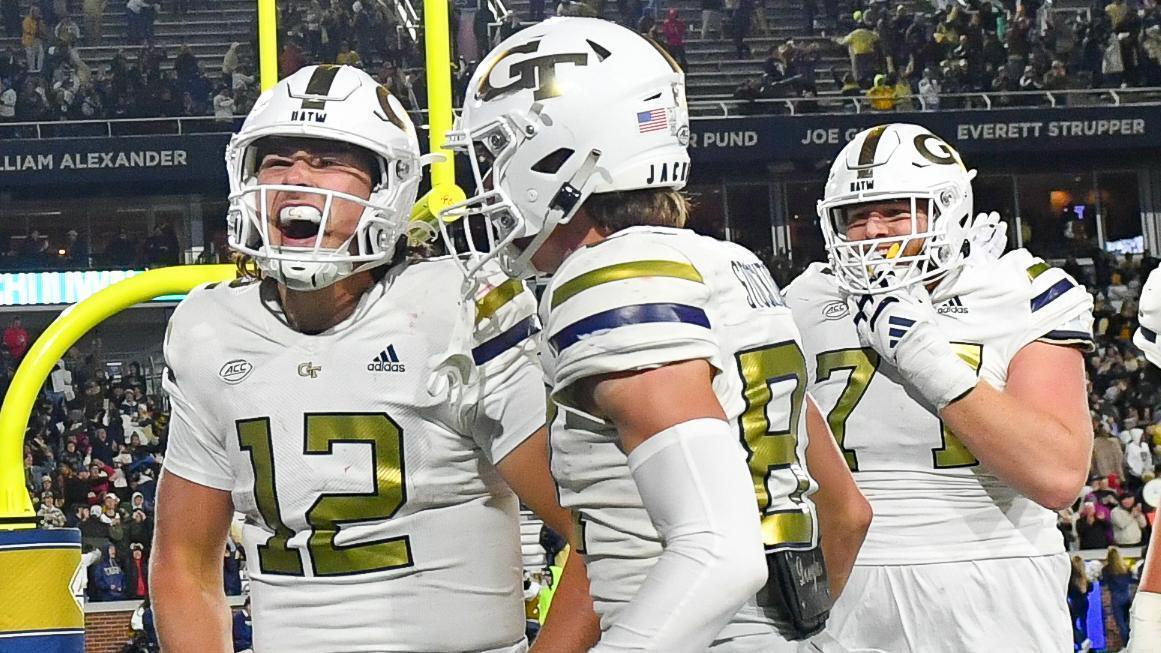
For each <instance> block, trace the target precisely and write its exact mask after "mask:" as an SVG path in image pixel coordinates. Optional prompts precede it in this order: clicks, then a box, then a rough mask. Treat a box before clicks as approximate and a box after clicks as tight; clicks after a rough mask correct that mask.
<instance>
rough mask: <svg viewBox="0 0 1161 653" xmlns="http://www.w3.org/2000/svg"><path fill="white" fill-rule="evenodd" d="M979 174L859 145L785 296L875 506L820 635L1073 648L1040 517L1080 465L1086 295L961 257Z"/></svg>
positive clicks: (1048, 275) (1084, 453)
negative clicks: (822, 250)
mask: <svg viewBox="0 0 1161 653" xmlns="http://www.w3.org/2000/svg"><path fill="white" fill-rule="evenodd" d="M973 176H974V172H969V171H968V170H967V169H966V168H965V167H964V165H963V162H962V161H961V160H960V157H959V154H958V153H956V152H955V150H954V149H952V148H951V147H950V146H949V145H948V144H947V143H945V142H944V141H943V140H941V139H940V138H939V137H937V136H935V135H934V134H932V133H931V132H929V131H927V130H926V129H924V128H922V127H919V126H916V125H908V124H891V125H882V126H878V127H875V128H872V129H868V130H866V131H863V132H861V133H859V134H858V135H857V136H856V137H855V138H854V139H853V140H852V141H851V142H850V143H849V144H847V146H846V147H845V148H843V150H842V152H841V153H840V154H839V156H838V158H837V159H835V161H834V164H833V165H832V166H831V170H830V176H829V179H828V180H827V184H826V196H825V199H823V200H822V201H821V202H820V203H819V219H820V221H821V223H822V230H823V235H824V238H825V240H826V244H827V250H828V254H829V258H830V262H829V265H826V264H822V263H815V264H813V265H811V266H810V268H809V269H808V270H807V271H806V272H804V273H803V274H802V275H801V276H800V277H799V278H797V279H795V280H794V282H793V283H791V284H790V285H789V286H788V287H787V289H786V293H785V296H786V302H787V305H788V306H789V307H790V309H791V310H792V311H793V313H794V317H795V322H796V323H797V324H798V327H799V329H801V331H802V336H803V338H802V339H803V343H804V348H805V352H806V359H807V361H808V365H809V367H810V369H811V372H812V376H811V378H812V379H814V382H813V384H812V385H811V387H810V392H811V393H812V394H813V395H814V396H815V397H816V398H817V400H818V403H819V406H820V407H821V408H822V410H823V412H824V413H825V415H826V419H827V421H828V422H829V424H830V427H831V430H832V431H833V433H834V435H835V438H836V439H837V440H838V443H839V446H840V447H841V448H842V450H843V453H844V455H845V457H846V460H847V463H848V464H849V465H850V468H851V470H853V471H854V476H855V480H856V482H857V483H858V485H859V488H860V489H861V490H862V492H863V494H864V495H865V496H866V497H867V499H869V500H870V502H871V506H872V508H873V509H874V513H875V521H874V524H872V526H871V529H870V532H869V533H868V535H867V539H866V542H865V543H864V544H863V547H862V549H861V551H860V552H859V556H858V561H857V562H856V566H855V569H854V571H853V572H852V574H851V578H850V582H849V584H848V586H847V590H846V592H844V594H843V596H842V597H841V598H840V599H839V600H838V602H837V603H836V605H835V607H834V610H833V612H832V614H831V620H830V623H829V624H828V626H827V632H828V633H830V634H831V635H832V636H834V637H835V638H836V639H838V640H839V642H840V643H841V644H843V645H845V646H847V647H848V648H850V649H851V650H853V651H886V652H889V653H907V652H914V653H930V652H932V651H941V652H943V651H946V652H952V651H964V652H967V651H973V652H974V651H983V650H1006V651H1044V652H1049V651H1052V652H1057V651H1067V650H1071V646H1072V644H1071V636H1070V632H1071V630H1070V628H1069V616H1068V609H1067V607H1066V605H1065V586H1066V583H1067V581H1068V569H1069V567H1068V564H1069V563H1068V558H1067V557H1066V556H1065V554H1064V549H1063V546H1062V543H1061V540H1060V534H1059V533H1058V532H1057V530H1056V528H1055V525H1056V516H1055V513H1054V512H1053V510H1054V509H1056V508H1060V507H1062V506H1066V505H1068V504H1070V503H1071V502H1072V501H1073V500H1074V499H1075V498H1076V496H1077V492H1078V491H1079V489H1080V487H1081V486H1082V485H1083V484H1084V480H1085V475H1086V473H1087V470H1088V464H1089V456H1090V452H1091V448H1092V425H1091V422H1090V420H1089V414H1088V402H1087V396H1086V391H1085V372H1084V360H1083V355H1082V353H1081V352H1082V350H1083V349H1085V348H1088V347H1090V346H1091V340H1092V336H1091V326H1092V299H1091V297H1090V296H1089V294H1088V293H1087V292H1086V291H1085V289H1084V288H1083V287H1082V286H1079V285H1078V284H1077V283H1076V282H1075V281H1074V280H1073V279H1071V278H1069V276H1068V275H1067V274H1065V273H1064V272H1062V271H1060V270H1058V269H1056V268H1053V267H1051V266H1049V265H1048V264H1046V263H1045V262H1044V261H1042V260H1040V259H1038V258H1036V257H1034V256H1032V255H1031V254H1029V253H1028V252H1027V251H1024V250H1017V251H1013V252H1009V253H1008V254H1006V255H1003V256H1001V257H998V258H997V256H996V254H995V253H989V252H988V251H987V249H988V247H987V246H986V245H985V246H980V245H982V244H977V246H976V249H977V250H982V251H974V252H970V253H969V252H967V251H965V250H969V249H970V248H971V245H970V244H969V236H970V235H971V234H970V230H971V228H972V225H973V221H972V217H971V216H972V189H971V179H972V178H973ZM980 222H981V223H987V220H981V221H980ZM1001 233H1002V232H1001ZM1001 237H1002V236H1001ZM983 240H987V238H984V239H983Z"/></svg>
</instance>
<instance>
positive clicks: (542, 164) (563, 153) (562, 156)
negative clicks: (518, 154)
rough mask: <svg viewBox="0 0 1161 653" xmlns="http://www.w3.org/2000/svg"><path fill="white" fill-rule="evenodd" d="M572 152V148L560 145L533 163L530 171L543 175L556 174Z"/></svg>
mask: <svg viewBox="0 0 1161 653" xmlns="http://www.w3.org/2000/svg"><path fill="white" fill-rule="evenodd" d="M573 152H574V150H570V149H569V148H567V147H562V148H560V149H558V150H556V151H554V152H552V153H551V154H548V155H546V156H544V157H543V158H541V159H540V160H539V161H537V162H536V163H534V164H533V165H532V171H533V172H539V173H540V174H544V175H552V174H556V173H557V171H559V170H560V169H561V168H562V167H563V166H564V164H565V162H566V161H568V159H569V157H571V156H572V155H573Z"/></svg>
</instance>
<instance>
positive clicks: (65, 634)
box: [0, 528, 85, 653]
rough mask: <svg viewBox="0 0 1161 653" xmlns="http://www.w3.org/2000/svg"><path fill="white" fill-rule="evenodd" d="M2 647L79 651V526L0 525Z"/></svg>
mask: <svg viewBox="0 0 1161 653" xmlns="http://www.w3.org/2000/svg"><path fill="white" fill-rule="evenodd" d="M0 570H3V572H0V651H4V652H5V653H83V651H84V650H85V612H84V596H83V594H82V590H81V587H82V579H83V578H84V574H85V569H84V568H82V567H81V532H80V531H79V530H77V529H75V528H60V529H50V530H39V529H29V530H10V531H5V530H0Z"/></svg>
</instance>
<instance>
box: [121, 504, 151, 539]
mask: <svg viewBox="0 0 1161 653" xmlns="http://www.w3.org/2000/svg"><path fill="white" fill-rule="evenodd" d="M125 541H126V542H129V543H130V544H134V543H137V544H142V545H145V546H146V547H148V546H149V544H150V542H152V541H153V518H152V517H150V516H149V515H148V514H147V513H146V512H145V511H144V510H134V511H133V513H132V515H131V516H130V518H129V523H128V524H126V525H125Z"/></svg>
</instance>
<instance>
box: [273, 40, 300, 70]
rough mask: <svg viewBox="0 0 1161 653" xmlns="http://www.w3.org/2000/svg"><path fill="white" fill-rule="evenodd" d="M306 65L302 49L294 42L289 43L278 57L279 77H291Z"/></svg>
mask: <svg viewBox="0 0 1161 653" xmlns="http://www.w3.org/2000/svg"><path fill="white" fill-rule="evenodd" d="M305 65H306V57H305V56H304V55H303V53H302V48H300V47H299V45H298V43H295V42H294V41H293V40H290V41H287V43H286V45H285V46H283V48H282V53H281V54H280V55H278V75H279V77H282V78H285V77H289V76H290V75H293V74H294V73H296V72H298V69H300V68H302V67H303V66H305Z"/></svg>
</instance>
